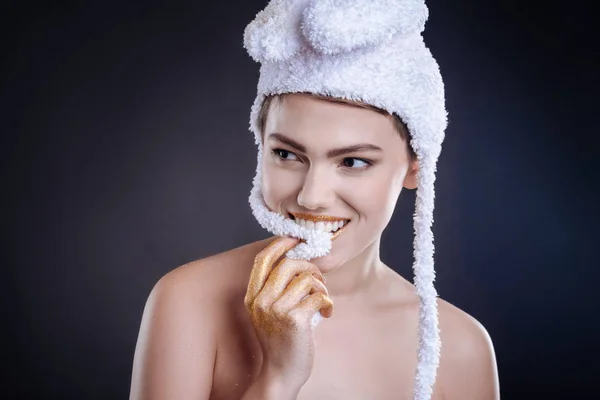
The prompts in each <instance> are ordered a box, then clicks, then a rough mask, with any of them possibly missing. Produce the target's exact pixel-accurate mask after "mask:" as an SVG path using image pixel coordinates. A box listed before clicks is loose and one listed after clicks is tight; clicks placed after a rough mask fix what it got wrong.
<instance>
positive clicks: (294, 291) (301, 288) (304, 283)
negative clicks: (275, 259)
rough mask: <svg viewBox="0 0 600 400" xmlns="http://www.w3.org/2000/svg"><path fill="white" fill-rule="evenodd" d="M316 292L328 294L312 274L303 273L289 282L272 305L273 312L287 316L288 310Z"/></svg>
mask: <svg viewBox="0 0 600 400" xmlns="http://www.w3.org/2000/svg"><path fill="white" fill-rule="evenodd" d="M317 292H321V293H323V294H324V295H326V296H327V295H328V294H329V293H328V292H327V288H326V287H325V285H323V283H322V282H321V281H319V280H318V279H317V278H315V276H314V275H313V274H312V273H310V272H308V271H304V272H302V273H301V274H300V275H299V276H297V277H295V278H294V279H293V280H292V282H290V284H289V285H288V287H287V288H286V289H285V292H284V293H283V294H282V295H281V297H279V298H278V299H277V300H276V301H275V302H274V303H273V310H274V311H276V312H278V313H281V314H287V313H288V311H289V310H291V309H292V308H294V307H296V306H297V305H299V303H300V302H301V301H302V300H304V298H305V297H307V296H310V295H311V294H313V293H317ZM261 294H262V292H261ZM259 296H260V295H259Z"/></svg>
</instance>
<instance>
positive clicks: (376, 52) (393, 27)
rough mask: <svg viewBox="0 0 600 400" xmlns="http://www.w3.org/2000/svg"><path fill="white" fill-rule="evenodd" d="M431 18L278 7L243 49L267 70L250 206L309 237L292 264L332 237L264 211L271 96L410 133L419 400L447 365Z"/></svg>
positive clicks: (441, 109) (327, 6) (411, 6)
mask: <svg viewBox="0 0 600 400" xmlns="http://www.w3.org/2000/svg"><path fill="white" fill-rule="evenodd" d="M427 18H428V9H427V6H426V5H425V2H424V0H271V1H270V2H269V4H268V5H267V6H266V8H265V9H264V10H263V11H261V12H259V13H258V14H257V16H256V18H255V20H254V21H252V22H251V23H250V24H249V25H248V27H247V28H246V30H245V33H244V47H245V48H246V50H247V51H248V53H249V54H250V56H251V57H252V58H253V59H254V60H256V61H257V62H259V63H260V64H261V68H260V78H259V82H258V93H257V96H256V99H255V101H254V104H253V105H252V110H251V116H250V129H251V131H253V132H254V135H255V140H256V144H257V146H258V162H257V168H256V175H255V177H254V181H253V184H254V186H253V188H252V191H251V194H250V199H249V200H250V205H251V208H252V212H253V215H254V216H255V218H256V219H257V220H258V222H259V223H260V224H261V226H262V227H263V228H265V229H267V230H268V231H269V232H271V233H272V234H274V235H277V236H292V237H296V238H300V239H304V240H305V243H301V244H299V245H298V246H296V247H295V248H294V249H292V250H290V252H288V254H287V256H288V257H290V258H300V259H306V260H310V259H313V258H317V257H321V256H324V255H326V254H328V253H329V251H330V250H331V236H332V235H331V233H327V232H318V231H314V230H310V229H307V228H305V227H302V226H300V225H298V224H296V223H295V222H294V221H292V220H291V219H289V218H286V217H284V216H282V215H279V214H277V213H274V212H272V211H270V210H268V208H267V207H266V205H265V202H264V198H263V194H262V190H261V183H262V179H261V159H262V153H263V150H262V139H261V132H260V131H259V129H258V122H259V121H258V118H259V113H260V109H261V106H262V103H263V101H264V99H265V97H267V96H270V95H276V94H283V93H301V92H305V93H306V92H308V93H313V94H317V95H325V96H331V97H334V98H341V99H348V100H356V101H360V102H363V103H367V104H370V105H373V106H376V107H379V108H381V109H384V110H386V111H388V112H389V113H390V114H397V115H398V116H399V117H400V118H401V119H402V121H403V122H404V123H405V124H406V126H407V127H408V130H409V133H410V145H411V147H412V149H413V150H414V152H415V154H416V156H417V159H418V160H419V170H418V172H417V183H418V188H417V192H416V210H415V214H414V229H415V239H414V258H415V261H414V265H413V270H414V274H415V277H414V283H415V287H416V291H417V294H418V296H419V298H420V311H419V312H420V318H419V353H418V366H417V372H416V378H415V392H414V398H415V399H417V400H426V399H430V398H431V394H432V390H433V384H434V383H435V378H436V373H437V368H438V364H439V358H440V338H439V328H438V315H437V300H436V298H437V292H436V290H435V288H434V286H433V281H434V279H435V271H434V262H433V254H434V245H433V233H432V231H431V226H432V224H433V209H434V198H435V191H434V182H435V172H436V165H437V160H438V157H439V155H440V152H441V145H442V142H443V140H444V135H445V134H444V131H445V129H446V125H447V113H446V109H445V104H444V103H445V101H444V84H443V81H442V77H441V75H440V71H439V67H438V65H437V63H436V61H435V59H434V58H433V57H432V55H431V53H430V51H429V49H428V48H427V47H426V46H425V43H424V41H423V37H422V36H421V33H422V32H423V29H424V27H425V21H426V20H427Z"/></svg>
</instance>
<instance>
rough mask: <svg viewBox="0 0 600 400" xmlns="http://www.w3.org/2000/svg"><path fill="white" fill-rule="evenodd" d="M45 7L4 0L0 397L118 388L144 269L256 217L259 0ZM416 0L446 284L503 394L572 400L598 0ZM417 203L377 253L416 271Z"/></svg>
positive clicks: (583, 358) (594, 129) (231, 233)
mask: <svg viewBox="0 0 600 400" xmlns="http://www.w3.org/2000/svg"><path fill="white" fill-rule="evenodd" d="M165 3H166V2H165ZM55 4H57V5H55V6H53V7H49V6H40V5H35V4H31V3H24V4H23V5H22V7H23V8H22V9H14V8H13V9H7V10H5V12H4V13H3V17H4V19H5V21H4V23H3V24H2V26H3V28H2V29H3V31H4V35H3V37H4V39H5V40H6V39H8V44H6V45H5V46H3V59H4V60H3V71H4V73H3V81H4V82H3V90H2V97H1V101H2V103H1V107H2V114H3V116H2V119H3V126H4V129H3V131H2V139H1V142H0V145H1V155H2V160H1V163H2V164H1V165H2V170H1V171H2V175H1V178H2V185H3V188H2V193H3V195H2V203H3V207H2V210H3V218H2V227H3V239H2V244H3V248H4V251H3V252H2V266H3V272H4V273H3V281H4V282H5V284H4V285H3V290H2V291H0V293H2V295H1V296H2V300H3V307H2V310H3V318H2V320H3V322H2V332H3V335H4V341H3V342H4V343H5V344H6V345H7V346H6V349H5V352H4V353H5V356H3V360H4V363H5V367H6V368H5V371H4V373H3V378H4V379H6V380H7V381H6V382H7V384H6V385H3V389H2V390H3V391H5V392H3V395H2V397H3V398H5V396H4V393H7V394H8V398H18V399H24V398H28V399H29V398H78V399H124V398H127V394H128V391H129V382H130V373H131V366H132V357H133V350H134V346H135V341H136V337H137V331H138V328H139V322H140V318H141V314H142V310H143V306H144V302H145V300H146V297H147V295H148V293H149V291H150V290H151V288H152V286H153V285H154V283H155V282H156V281H157V280H158V279H159V278H160V277H161V276H162V275H164V274H165V273H166V272H168V271H169V270H171V269H173V268H175V267H177V266H178V265H181V264H183V263H186V262H188V261H191V260H194V259H197V258H200V257H205V256H208V255H211V254H214V253H217V252H221V251H224V250H227V249H230V248H232V247H235V246H240V245H242V244H245V243H248V242H250V241H254V240H257V239H260V238H263V237H266V235H267V234H266V232H264V231H262V230H261V229H260V227H259V226H258V225H257V223H256V222H255V221H254V219H253V217H252V215H251V213H250V210H249V206H248V204H247V196H248V193H249V190H250V188H251V179H252V177H253V175H254V168H255V159H256V151H255V147H254V143H253V139H252V135H251V133H250V132H249V131H248V128H247V127H248V114H249V110H250V105H251V103H252V100H253V99H254V95H255V89H256V82H257V78H258V65H257V64H255V63H254V62H253V61H252V60H251V59H250V58H249V57H248V56H247V54H246V53H245V51H244V49H243V48H242V33H243V30H244V28H245V26H246V24H247V23H248V22H250V21H251V20H252V18H253V17H254V15H255V14H256V12H258V11H259V10H260V9H262V8H263V7H264V5H265V4H266V2H265V1H235V2H222V3H216V2H215V3H208V2H204V3H203V2H198V1H196V2H191V1H190V2H169V5H165V4H162V5H159V4H157V3H145V4H140V5H131V4H129V5H127V4H118V5H117V4H110V3H109V2H102V3H97V4H95V5H94V3H88V4H87V5H85V6H83V5H79V4H78V3H76V2H58V3H56V2H55ZM428 4H429V7H430V11H431V18H430V20H429V22H428V24H427V29H426V33H425V37H426V41H427V43H428V45H429V47H430V48H431V49H432V51H433V52H434V54H435V56H436V58H437V59H438V62H439V64H440V66H441V69H442V73H443V75H444V78H445V82H446V88H447V101H448V109H449V112H450V125H449V127H448V131H447V138H446V141H445V143H444V150H443V152H442V156H441V158H440V162H439V166H438V170H439V172H438V177H437V197H436V211H435V218H436V220H435V226H434V232H435V235H436V263H437V270H438V280H437V288H438V290H439V293H440V295H441V296H442V297H443V298H445V299H446V300H448V301H450V302H452V303H454V304H456V305H457V306H459V307H461V308H462V309H464V310H466V311H467V312H469V313H470V314H472V315H473V316H475V317H476V318H477V319H479V321H481V322H482V323H483V324H484V325H485V326H486V327H487V329H488V331H489V333H490V335H491V337H492V339H493V341H494V344H495V348H496V352H497V359H498V366H499V371H500V382H501V390H502V394H503V398H504V399H526V398H527V399H531V398H536V399H537V398H557V399H558V398H578V397H583V396H584V395H586V394H587V391H588V390H591V389H593V388H594V386H592V382H593V380H595V379H596V378H597V374H598V372H599V368H598V356H599V351H598V350H599V347H600V346H599V345H598V337H600V329H599V322H598V320H599V317H598V315H597V313H598V311H599V309H600V307H598V306H599V301H598V295H597V289H596V287H597V282H598V278H599V277H600V274H599V273H598V267H599V266H600V263H599V262H598V253H597V251H596V249H597V243H598V239H599V235H598V234H597V230H598V222H599V218H598V212H597V205H598V203H599V202H598V198H599V196H598V194H599V193H598V189H597V186H596V183H597V180H595V179H594V178H596V171H597V154H598V147H597V140H595V138H594V137H595V136H596V135H597V134H598V128H599V126H598V120H597V115H598V111H597V106H598V100H597V98H596V95H597V93H598V91H597V89H596V88H597V83H598V80H597V79H598V78H597V75H598V63H597V61H596V59H595V58H596V57H597V54H598V46H597V45H596V38H595V35H596V32H595V31H594V30H592V17H591V16H592V13H591V7H590V6H589V5H588V6H586V5H585V4H584V2H581V1H571V2H568V6H567V3H565V2H557V1H546V2H542V3H540V5H539V6H534V4H535V3H533V2H527V1H525V2H524V1H507V0H504V1H496V0H494V1H466V0H465V1H451V0H443V1H442V0H435V1H434V0H430V1H428ZM413 207H414V192H408V191H405V192H404V193H403V194H402V196H401V198H400V201H399V204H398V208H397V212H396V214H395V215H394V218H393V221H392V223H391V224H390V226H389V228H388V229H387V230H386V231H385V233H384V238H383V249H382V257H383V259H384V261H386V262H387V263H388V264H390V265H391V266H393V267H394V268H395V269H396V270H397V271H398V272H400V273H401V274H402V275H404V276H406V277H408V278H410V277H411V276H412V272H411V261H412V254H411V251H412V212H413ZM590 395H591V393H590V394H588V397H590Z"/></svg>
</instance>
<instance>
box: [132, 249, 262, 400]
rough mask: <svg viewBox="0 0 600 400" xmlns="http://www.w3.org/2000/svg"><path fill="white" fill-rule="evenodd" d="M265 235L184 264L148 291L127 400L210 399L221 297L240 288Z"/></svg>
mask: <svg viewBox="0 0 600 400" xmlns="http://www.w3.org/2000/svg"><path fill="white" fill-rule="evenodd" d="M268 242H269V239H267V240H263V241H259V242H254V243H250V244H248V245H245V246H242V247H238V248H235V249H232V250H229V251H226V252H223V253H220V254H217V255H214V256H211V257H207V258H204V259H200V260H196V261H193V262H190V263H187V264H185V265H182V266H180V267H178V268H175V269H174V270H172V271H170V272H168V273H167V274H165V275H164V276H163V277H162V278H160V279H159V281H158V282H157V283H156V284H155V286H154V287H153V289H152V291H151V292H150V294H149V296H148V299H147V301H146V305H145V308H144V313H143V316H142V321H141V325H140V331H139V334H138V340H137V344H136V349H135V355H134V361H133V371H132V379H131V393H130V399H142V398H143V399H154V398H157V399H158V398H180V399H188V398H189V399H193V398H209V396H210V391H211V386H212V380H213V368H214V362H215V358H216V352H217V337H218V333H219V332H218V329H219V324H220V322H219V321H220V320H221V319H223V318H224V315H225V314H226V313H225V312H224V311H225V310H226V308H225V307H224V306H225V305H226V303H225V302H224V300H225V299H227V298H228V296H230V295H235V294H239V293H240V292H242V293H243V287H244V285H245V284H246V283H247V279H248V278H247V277H248V276H249V273H250V271H251V269H252V260H253V259H254V257H255V255H256V253H258V252H259V251H260V250H262V248H264V247H265V246H266V245H267V244H268Z"/></svg>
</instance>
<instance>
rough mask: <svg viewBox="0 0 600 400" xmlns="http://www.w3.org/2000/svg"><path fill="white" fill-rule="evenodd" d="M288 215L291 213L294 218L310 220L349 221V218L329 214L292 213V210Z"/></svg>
mask: <svg viewBox="0 0 600 400" xmlns="http://www.w3.org/2000/svg"><path fill="white" fill-rule="evenodd" d="M290 215H292V216H293V217H294V219H303V220H306V221H312V222H337V221H350V218H340V217H332V216H330V215H313V214H304V213H293V212H291V213H290Z"/></svg>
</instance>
